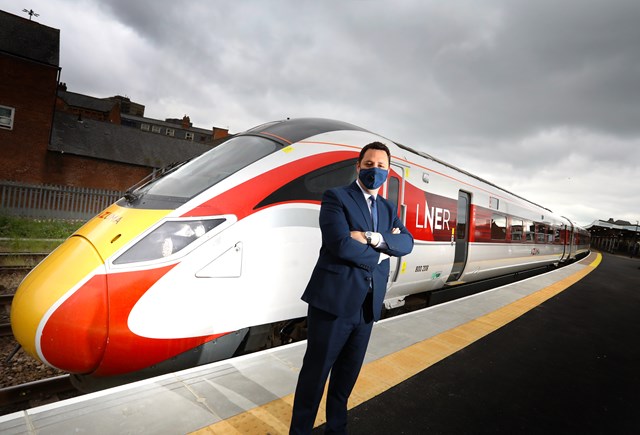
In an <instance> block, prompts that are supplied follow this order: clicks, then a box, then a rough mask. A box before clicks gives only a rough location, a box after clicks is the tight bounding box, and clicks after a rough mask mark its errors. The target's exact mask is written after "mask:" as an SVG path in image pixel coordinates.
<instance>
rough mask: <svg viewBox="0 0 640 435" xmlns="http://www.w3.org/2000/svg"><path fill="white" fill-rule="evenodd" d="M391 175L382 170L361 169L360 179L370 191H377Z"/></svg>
mask: <svg viewBox="0 0 640 435" xmlns="http://www.w3.org/2000/svg"><path fill="white" fill-rule="evenodd" d="M388 175H389V171H387V170H386V169H380V168H368V169H360V175H358V178H359V179H360V181H361V182H362V184H364V187H366V188H367V189H369V190H373V189H377V188H378V187H380V186H382V185H383V184H384V182H385V181H386V179H387V176H388Z"/></svg>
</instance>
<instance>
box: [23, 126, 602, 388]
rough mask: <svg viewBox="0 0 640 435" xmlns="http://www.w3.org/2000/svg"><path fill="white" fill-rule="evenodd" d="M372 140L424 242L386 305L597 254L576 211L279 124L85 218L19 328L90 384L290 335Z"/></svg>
mask: <svg viewBox="0 0 640 435" xmlns="http://www.w3.org/2000/svg"><path fill="white" fill-rule="evenodd" d="M374 141H378V142H382V143H384V144H385V145H387V146H388V148H389V149H390V151H391V164H390V171H389V178H388V179H387V181H386V182H385V184H384V185H383V186H382V188H381V190H380V194H382V195H383V196H384V197H385V198H387V199H388V200H389V201H391V202H392V203H393V204H395V206H396V208H397V213H398V216H399V217H400V218H401V219H402V221H403V222H404V224H405V226H406V227H407V229H408V230H409V231H410V232H411V234H412V235H413V237H414V240H415V245H414V249H413V251H412V253H411V254H409V255H407V256H405V257H402V258H392V259H391V261H392V264H391V269H390V270H391V272H390V275H389V279H388V289H387V293H386V296H385V302H384V304H385V309H388V310H391V309H394V308H397V307H400V306H402V305H403V304H404V302H405V300H406V298H407V297H409V296H411V295H415V294H419V293H420V294H422V293H425V292H432V291H435V290H439V289H446V288H454V287H455V286H458V285H460V284H463V283H470V282H475V281H480V280H486V279H488V278H492V277H496V276H503V275H507V274H514V273H518V272H522V271H527V270H530V269H533V268H540V267H545V266H554V265H559V264H563V263H566V262H569V261H573V260H575V259H576V258H579V257H580V256H583V255H585V254H586V253H587V252H589V242H590V240H589V233H588V232H587V231H586V230H584V229H583V228H581V227H579V226H578V225H576V224H575V223H574V222H572V221H571V220H570V219H568V218H566V217H563V216H561V215H558V214H555V213H553V212H552V211H551V210H549V209H547V208H544V207H543V206H540V205H537V204H535V203H533V202H531V201H528V200H526V199H524V198H522V197H521V196H519V195H516V194H514V193H511V192H509V191H507V190H505V189H503V188H500V187H498V186H496V185H494V184H492V183H490V182H488V181H486V180H484V179H482V178H480V177H478V176H475V175H473V174H470V173H468V172H466V171H464V170H462V169H459V168H457V167H455V166H453V165H450V164H448V163H446V162H444V161H441V160H439V159H437V158H435V157H433V156H431V155H429V154H427V153H424V152H421V151H417V150H415V149H412V148H410V147H408V146H405V145H402V144H399V143H396V142H393V141H391V140H388V139H386V138H384V137H382V136H380V135H377V134H375V133H373V132H370V131H368V130H366V129H363V128H360V127H358V126H355V125H352V124H349V123H346V122H342V121H336V120H330V119H323V118H300V119H286V120H281V121H274V122H270V123H266V124H263V125H260V126H257V127H255V128H252V129H250V130H247V131H245V132H243V133H240V134H236V135H234V136H233V137H231V138H230V139H228V140H226V141H225V142H223V143H222V144H220V145H218V146H216V147H214V148H212V149H211V150H209V151H207V152H206V153H204V154H202V155H200V156H198V157H197V158H194V159H191V160H189V161H187V162H184V163H181V164H179V165H175V166H174V167H172V168H171V169H170V170H167V171H166V172H165V173H164V174H162V175H161V176H159V177H157V178H155V179H153V180H151V181H149V182H147V183H143V184H141V185H140V186H138V187H136V188H135V189H130V190H129V191H128V192H127V193H126V194H125V195H124V196H123V197H122V198H120V199H119V200H118V201H117V202H115V203H114V204H112V205H110V206H109V207H107V208H106V209H105V210H104V211H102V212H101V213H100V214H98V215H97V216H96V217H94V218H92V219H91V220H89V221H88V222H87V223H86V224H84V225H83V226H82V227H81V228H80V229H78V230H77V231H76V232H75V233H73V234H72V235H71V236H70V237H69V238H68V239H67V240H66V241H64V242H63V243H62V244H61V245H60V246H59V247H58V248H57V249H55V250H54V251H53V252H52V253H51V254H50V255H49V256H48V257H46V258H45V259H44V260H43V261H42V262H41V263H40V264H39V265H37V266H36V267H35V268H34V269H33V270H32V271H31V272H30V273H29V274H28V275H27V276H26V277H25V279H24V280H23V282H22V283H21V284H20V286H19V288H18V290H17V291H16V294H15V297H14V300H13V304H12V308H11V326H12V329H13V333H14V336H15V338H16V339H17V341H18V342H19V343H20V344H21V345H22V347H23V349H24V350H25V351H26V352H27V353H29V354H30V355H32V356H33V357H35V358H37V359H38V360H40V361H42V362H44V363H46V364H48V365H50V366H52V367H56V368H58V369H60V370H63V371H65V372H68V373H71V374H72V377H73V379H74V384H75V385H76V386H77V387H78V388H79V389H81V390H87V391H91V390H95V389H99V388H102V387H103V386H104V385H112V384H113V383H114V382H115V383H122V382H127V381H130V380H136V379H140V378H143V377H149V376H154V375H157V374H161V373H167V372H171V371H176V370H180V369H184V368H187V367H192V366H196V365H201V364H205V363H210V362H214V361H219V360H222V359H226V358H230V357H232V356H234V355H239V354H242V353H247V352H252V351H256V350H260V349H264V348H266V347H269V346H271V345H276V344H279V343H278V342H279V341H280V342H282V341H285V342H286V340H287V338H286V337H289V339H290V336H291V335H292V334H291V331H292V330H294V329H296V328H294V326H295V325H299V324H300V322H301V321H303V319H304V317H305V316H306V310H307V306H306V304H305V303H304V302H302V301H301V300H300V296H301V294H302V291H303V290H304V288H305V286H306V284H307V282H308V280H309V277H310V275H311V271H312V269H313V266H314V265H315V261H316V260H317V256H318V251H319V249H320V245H321V234H320V229H319V224H318V216H319V211H320V204H321V199H322V194H323V192H324V191H325V190H326V189H328V188H331V187H335V186H341V185H346V184H349V183H351V182H352V181H353V180H355V177H356V172H355V166H356V161H357V157H358V154H359V151H360V149H361V148H362V147H363V146H364V145H366V144H368V143H370V142H374ZM287 334H288V335H287ZM283 337H285V338H283Z"/></svg>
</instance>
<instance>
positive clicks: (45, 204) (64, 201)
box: [0, 181, 124, 220]
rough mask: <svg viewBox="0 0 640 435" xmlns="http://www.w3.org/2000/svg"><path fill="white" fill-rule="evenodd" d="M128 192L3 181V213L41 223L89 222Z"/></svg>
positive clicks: (0, 194)
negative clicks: (53, 220)
mask: <svg viewBox="0 0 640 435" xmlns="http://www.w3.org/2000/svg"><path fill="white" fill-rule="evenodd" d="M122 195H124V192H119V191H116V190H106V189H91V188H86V187H74V186H55V185H33V184H23V183H16V182H11V181H0V213H1V214H5V215H11V216H20V217H30V218H39V219H77V220H89V219H90V218H92V217H94V216H95V215H97V214H98V213H99V212H100V211H102V210H104V209H105V208H107V207H108V206H109V205H110V204H112V203H114V202H116V201H117V200H118V199H119V198H121V197H122Z"/></svg>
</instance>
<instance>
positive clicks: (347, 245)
mask: <svg viewBox="0 0 640 435" xmlns="http://www.w3.org/2000/svg"><path fill="white" fill-rule="evenodd" d="M376 204H377V209H378V232H379V233H381V234H382V237H383V238H384V240H385V242H386V243H387V248H386V249H384V250H383V251H382V252H385V253H387V254H389V255H391V256H396V257H400V256H403V255H407V254H409V253H410V252H411V250H412V249H413V236H412V235H411V234H410V233H409V231H407V229H406V228H405V227H404V225H403V224H402V222H400V219H398V217H397V215H396V211H395V209H394V207H393V205H392V204H391V203H389V202H388V201H387V200H385V199H384V198H382V197H381V196H380V195H378V197H377V200H376ZM393 228H399V229H400V234H391V230H392V229H393ZM320 230H321V231H322V246H321V248H320V255H319V257H318V262H317V263H316V266H315V268H314V270H313V273H312V274H311V279H310V281H309V284H308V285H307V287H306V289H305V291H304V293H303V295H302V300H303V301H305V302H307V303H308V304H310V305H312V306H314V307H316V308H319V309H321V310H323V311H327V312H329V313H331V314H334V315H336V316H350V315H353V314H355V313H356V311H357V310H359V309H360V308H361V307H362V304H363V302H364V299H365V297H366V296H367V292H368V291H369V288H371V287H372V288H373V316H374V320H379V319H380V314H381V311H382V302H383V300H384V295H385V293H386V290H387V280H388V278H389V259H386V260H384V261H382V262H381V263H378V261H379V258H380V251H378V250H376V249H374V248H373V247H372V246H370V245H365V244H363V243H360V242H358V241H356V240H354V239H352V238H351V234H350V232H351V231H373V223H372V221H371V213H370V212H369V207H368V205H367V202H366V199H365V197H364V195H363V194H362V190H360V187H358V185H357V184H356V182H355V181H354V182H353V183H352V184H350V185H348V186H344V187H338V188H335V189H329V190H327V191H326V192H325V193H324V195H323V198H322V205H321V207H320Z"/></svg>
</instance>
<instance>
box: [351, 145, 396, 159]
mask: <svg viewBox="0 0 640 435" xmlns="http://www.w3.org/2000/svg"><path fill="white" fill-rule="evenodd" d="M369 150H381V151H384V152H385V153H387V157H388V158H389V164H391V152H390V151H389V148H387V146H386V145H385V144H383V143H382V142H371V143H370V144H367V145H365V146H364V147H363V148H362V150H360V156H359V157H358V164H360V163H361V162H362V159H363V158H364V154H365V153H366V152H367V151H369Z"/></svg>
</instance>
